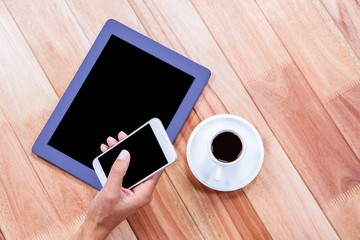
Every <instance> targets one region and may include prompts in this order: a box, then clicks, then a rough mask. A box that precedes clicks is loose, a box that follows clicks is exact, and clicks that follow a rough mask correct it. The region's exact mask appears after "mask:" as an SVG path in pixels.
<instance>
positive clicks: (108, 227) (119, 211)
mask: <svg viewBox="0 0 360 240" xmlns="http://www.w3.org/2000/svg"><path fill="white" fill-rule="evenodd" d="M126 136H127V135H126V134H125V133H124V132H120V133H119V134H118V140H119V141H122V140H123V139H125V138H126ZM118 140H116V139H114V138H112V137H108V138H107V140H106V142H107V144H101V146H100V149H101V151H102V152H105V151H107V150H108V149H109V148H110V147H112V146H114V145H116V144H117V143H118ZM149 157H151V156H149ZM130 161H131V154H130V153H129V152H128V151H127V150H125V149H124V150H122V151H121V152H120V154H119V156H118V157H117V159H116V161H115V162H114V164H113V165H112V167H111V170H110V173H109V176H108V178H107V181H106V183H105V185H104V187H103V188H102V189H101V190H100V191H99V192H98V194H97V195H96V196H95V198H94V200H93V201H92V204H91V206H90V209H89V211H88V213H87V215H86V217H85V220H84V222H83V224H82V225H81V226H80V228H79V230H78V232H77V233H76V235H75V238H74V239H105V238H106V236H107V235H108V234H109V233H110V232H111V231H112V230H113V229H114V228H115V227H116V226H117V225H118V224H120V223H121V222H122V221H123V220H125V219H126V218H127V217H128V216H130V215H131V214H133V213H135V212H136V211H137V210H138V209H140V208H142V207H144V206H145V205H147V204H149V203H150V202H151V200H152V196H153V192H154V189H155V186H156V184H157V183H158V181H159V179H160V176H161V174H162V172H163V171H162V170H161V171H159V172H157V173H156V174H155V175H153V176H151V177H150V178H149V179H147V180H146V181H144V182H142V183H141V184H139V185H137V186H136V187H134V188H132V189H131V190H129V189H126V188H124V187H122V181H123V178H124V176H125V173H126V170H127V169H128V166H129V163H130Z"/></svg>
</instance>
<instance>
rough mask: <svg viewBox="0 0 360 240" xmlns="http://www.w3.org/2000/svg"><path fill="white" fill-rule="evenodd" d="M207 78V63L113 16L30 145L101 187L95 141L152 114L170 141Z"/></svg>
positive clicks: (126, 129) (130, 129) (130, 128)
mask: <svg viewBox="0 0 360 240" xmlns="http://www.w3.org/2000/svg"><path fill="white" fill-rule="evenodd" d="M209 78H210V71H209V69H208V68H206V67H204V66H202V65H200V64H199V63H196V62H194V61H192V60H190V59H189V58H187V57H185V56H183V55H181V54H179V53H177V52H175V51H173V50H171V49H169V48H167V47H165V46H164V45H161V44H160V43H158V42H156V41H154V40H152V39H150V38H149V37H146V36H144V35H142V34H141V33H139V32H137V31H135V30H133V29H131V28H129V27H127V26H125V25H123V24H121V23H119V22H117V21H115V20H113V19H110V20H108V21H107V22H106V23H105V25H104V27H103V28H102V30H101V31H100V33H99V35H98V36H97V38H96V40H95V41H94V43H93V45H92V47H91V48H90V50H89V52H88V54H87V55H86V57H85V59H84V61H83V62H82V64H81V65H80V67H79V69H78V71H77V72H76V74H75V76H74V78H73V79H72V81H71V83H70V84H69V86H68V88H67V89H66V91H65V92H64V94H63V96H62V97H61V99H60V101H59V103H58V105H57V106H56V108H55V109H54V111H53V113H52V114H51V116H50V118H49V119H48V121H47V123H46V124H45V126H44V128H43V129H42V131H41V133H40V134H39V136H38V138H37V139H36V141H35V143H34V145H33V148H32V151H33V152H34V153H35V154H37V155H38V156H40V157H41V158H43V159H45V160H47V161H49V162H51V163H52V164H54V165H56V166H57V167H59V168H61V169H63V170H65V171H66V172H68V173H70V174H72V175H74V176H75V177H77V178H79V179H81V180H82V181H84V182H86V183H87V184H89V185H91V186H93V187H95V188H97V189H101V183H100V181H99V179H98V178H97V176H96V174H95V171H94V169H93V167H92V160H93V159H94V158H95V157H96V156H98V155H99V154H101V151H100V144H101V143H105V141H106V138H107V137H108V136H113V137H115V138H116V136H117V134H118V132H119V131H121V130H122V131H124V132H126V133H131V132H133V131H134V130H135V129H137V128H138V127H139V126H141V125H142V124H144V123H145V122H147V121H148V120H149V119H151V118H153V117H156V118H159V119H160V120H161V121H162V123H163V125H164V126H165V128H166V132H167V134H168V135H169V138H170V140H171V141H172V142H174V140H175V138H176V137H177V135H178V133H179V131H180V130H181V128H182V126H183V124H184V123H185V121H186V119H187V117H188V115H189V114H190V112H191V110H192V108H193V106H194V105H195V103H196V101H197V99H198V98H199V96H200V94H201V92H202V91H203V89H204V87H205V86H206V84H207V82H208V80H209Z"/></svg>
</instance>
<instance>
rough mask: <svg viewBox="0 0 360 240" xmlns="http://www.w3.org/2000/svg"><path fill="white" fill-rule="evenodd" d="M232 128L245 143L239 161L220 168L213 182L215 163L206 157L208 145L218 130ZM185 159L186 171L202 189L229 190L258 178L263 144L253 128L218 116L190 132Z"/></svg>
mask: <svg viewBox="0 0 360 240" xmlns="http://www.w3.org/2000/svg"><path fill="white" fill-rule="evenodd" d="M225 128H226V129H232V130H234V131H236V132H237V133H239V134H240V135H241V136H242V137H243V140H244V142H245V145H246V151H245V153H244V156H243V158H242V159H241V160H240V161H239V162H238V163H237V164H236V165H233V166H229V167H224V168H223V172H222V174H221V177H220V179H219V180H215V173H216V169H217V166H218V165H217V164H216V163H215V162H214V161H213V160H212V159H211V158H210V156H209V152H208V149H207V147H208V142H209V140H210V138H211V136H212V135H214V134H215V133H216V132H218V131H219V130H221V129H225ZM186 157H187V161H188V164H189V167H190V170H191V171H192V173H193V174H194V176H195V177H196V178H197V179H198V180H199V181H200V182H201V183H203V184H204V185H205V186H207V187H209V188H212V189H215V190H218V191H233V190H237V189H240V188H242V187H244V186H246V185H247V184H249V183H250V182H251V181H252V180H254V178H255V177H256V176H257V175H258V173H259V171H260V169H261V166H262V164H263V161H264V145H263V142H262V140H261V137H260V134H259V133H258V131H257V130H256V128H255V127H254V126H253V125H251V124H250V123H249V122H248V121H246V120H244V119H243V118H240V117H238V116H236V115H232V114H219V115H214V116H212V117H209V118H207V119H205V120H203V121H202V122H201V123H200V124H199V125H198V126H196V127H195V129H194V131H193V132H192V133H191V135H190V138H189V141H188V144H187V147H186Z"/></svg>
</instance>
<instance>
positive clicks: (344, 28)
mask: <svg viewBox="0 0 360 240" xmlns="http://www.w3.org/2000/svg"><path fill="white" fill-rule="evenodd" d="M321 3H322V4H323V5H324V7H325V8H326V10H327V12H328V13H329V14H330V16H331V17H332V19H333V21H334V22H335V24H336V26H337V27H338V28H339V29H340V31H341V33H342V34H343V35H344V37H345V38H346V40H347V41H348V42H349V44H350V45H351V47H352V49H353V50H354V52H355V53H356V54H357V56H358V57H360V4H359V1H357V0H355V1H353V0H345V1H339V0H331V1H330V0H326V1H324V0H321Z"/></svg>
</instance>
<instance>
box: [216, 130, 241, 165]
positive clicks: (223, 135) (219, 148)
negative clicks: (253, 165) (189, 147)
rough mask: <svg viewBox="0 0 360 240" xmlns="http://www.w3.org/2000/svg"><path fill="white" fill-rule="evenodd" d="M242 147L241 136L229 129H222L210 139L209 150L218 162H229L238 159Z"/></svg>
mask: <svg viewBox="0 0 360 240" xmlns="http://www.w3.org/2000/svg"><path fill="white" fill-rule="evenodd" d="M244 147H245V146H244V143H243V141H242V139H241V137H240V136H239V135H238V134H237V133H235V132H234V131H231V130H223V131H221V132H219V133H217V134H216V135H215V136H214V137H213V138H212V139H211V140H210V152H211V154H212V156H213V158H214V160H216V161H219V162H220V163H225V164H230V163H234V162H235V161H237V160H240V157H241V155H242V153H243V151H244Z"/></svg>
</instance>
